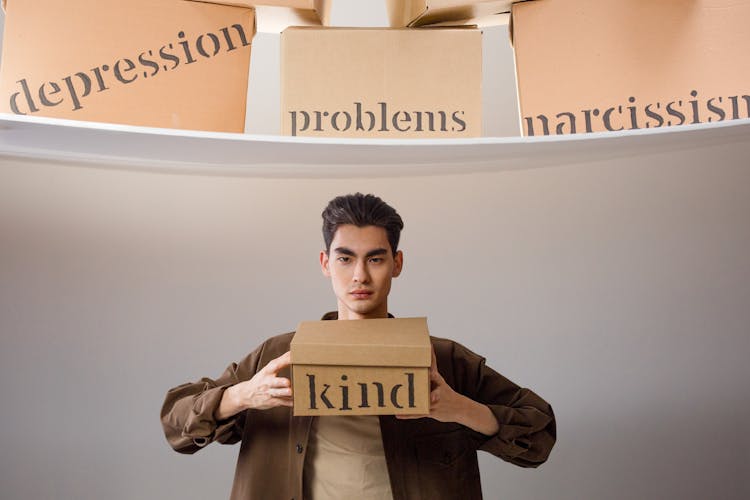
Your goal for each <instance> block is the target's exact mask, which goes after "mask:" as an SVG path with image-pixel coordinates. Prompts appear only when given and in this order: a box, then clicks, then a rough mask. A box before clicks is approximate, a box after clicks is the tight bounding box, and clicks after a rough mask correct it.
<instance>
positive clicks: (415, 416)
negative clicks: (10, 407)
mask: <svg viewBox="0 0 750 500" xmlns="http://www.w3.org/2000/svg"><path fill="white" fill-rule="evenodd" d="M427 417H429V415H427V414H425V415H396V418H397V419H399V420H415V419H418V418H427Z"/></svg>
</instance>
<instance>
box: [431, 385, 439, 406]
mask: <svg viewBox="0 0 750 500" xmlns="http://www.w3.org/2000/svg"><path fill="white" fill-rule="evenodd" d="M438 401H440V391H439V390H437V389H435V390H434V391H432V392H431V393H430V404H432V405H434V404H435V403H437V402H438Z"/></svg>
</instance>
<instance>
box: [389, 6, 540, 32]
mask: <svg viewBox="0 0 750 500" xmlns="http://www.w3.org/2000/svg"><path fill="white" fill-rule="evenodd" d="M519 1H525V0H387V5H388V19H389V23H390V25H391V26H393V27H406V26H409V27H419V26H435V25H438V26H463V25H476V26H496V25H500V24H507V22H508V15H507V14H508V13H509V12H510V9H511V5H513V4H514V3H516V2H519Z"/></svg>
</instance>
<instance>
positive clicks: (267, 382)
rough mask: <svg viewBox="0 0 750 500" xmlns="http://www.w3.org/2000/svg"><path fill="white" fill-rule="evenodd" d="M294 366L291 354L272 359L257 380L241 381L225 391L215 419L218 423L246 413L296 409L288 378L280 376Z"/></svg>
mask: <svg viewBox="0 0 750 500" xmlns="http://www.w3.org/2000/svg"><path fill="white" fill-rule="evenodd" d="M290 364H291V354H290V353H289V351H287V352H285V353H284V354H282V355H281V356H279V357H278V358H275V359H272V360H271V361H269V362H268V364H267V365H266V366H264V367H263V368H261V369H260V371H258V373H256V374H255V375H253V378H251V379H250V380H246V381H244V382H240V383H238V384H235V385H233V386H232V387H229V388H228V389H227V390H225V391H224V395H223V396H222V398H221V403H220V404H219V407H218V408H217V409H216V412H215V414H214V416H215V417H216V419H217V420H224V419H226V418H229V417H231V416H233V415H236V414H237V413H239V412H241V411H242V410H248V409H254V410H267V409H269V408H275V407H277V406H289V407H291V406H292V387H291V385H292V384H291V382H290V381H289V379H288V378H285V377H279V376H277V375H276V374H277V373H278V372H279V371H280V370H282V369H284V368H286V367H287V366H289V365H290Z"/></svg>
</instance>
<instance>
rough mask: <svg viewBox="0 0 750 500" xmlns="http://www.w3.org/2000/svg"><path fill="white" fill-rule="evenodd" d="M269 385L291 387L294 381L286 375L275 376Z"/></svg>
mask: <svg viewBox="0 0 750 500" xmlns="http://www.w3.org/2000/svg"><path fill="white" fill-rule="evenodd" d="M268 385H269V386H271V387H289V386H291V385H292V383H291V382H290V381H289V379H288V378H286V377H275V378H273V379H272V380H271V382H270V383H269V384H268Z"/></svg>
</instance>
